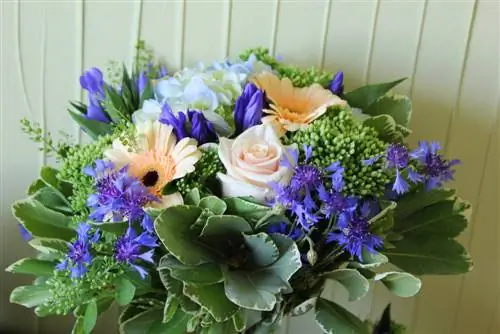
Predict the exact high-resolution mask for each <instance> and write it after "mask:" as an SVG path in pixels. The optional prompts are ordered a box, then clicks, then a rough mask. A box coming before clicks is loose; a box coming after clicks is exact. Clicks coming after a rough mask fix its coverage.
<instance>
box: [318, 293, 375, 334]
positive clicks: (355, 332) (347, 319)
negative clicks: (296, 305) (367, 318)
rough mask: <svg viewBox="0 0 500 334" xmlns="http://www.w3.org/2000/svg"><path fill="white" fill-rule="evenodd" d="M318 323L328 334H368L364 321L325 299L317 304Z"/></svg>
mask: <svg viewBox="0 0 500 334" xmlns="http://www.w3.org/2000/svg"><path fill="white" fill-rule="evenodd" d="M316 323H317V324H318V325H319V326H320V327H321V329H322V330H323V332H324V333H328V334H368V328H367V326H366V324H365V323H364V322H363V321H361V320H360V319H359V318H358V317H356V316H355V315H354V314H352V313H351V312H349V311H347V310H346V309H345V308H343V307H342V306H340V305H338V304H336V303H334V302H331V301H329V300H326V299H323V298H320V299H319V300H318V301H317V302H316Z"/></svg>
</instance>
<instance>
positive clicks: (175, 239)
mask: <svg viewBox="0 0 500 334" xmlns="http://www.w3.org/2000/svg"><path fill="white" fill-rule="evenodd" d="M200 213H201V209H200V208H197V207H194V206H173V207H170V208H168V209H166V210H165V211H163V213H162V214H161V215H160V216H159V217H158V218H157V219H156V220H155V230H156V234H157V235H158V237H159V238H160V240H161V242H162V243H163V245H164V246H165V247H166V248H167V250H168V251H169V252H170V253H172V255H174V256H175V257H176V258H177V259H178V260H179V261H181V262H182V263H184V264H189V265H197V264H201V263H204V262H206V256H207V255H206V251H205V250H204V249H203V248H202V247H201V246H200V245H198V244H197V243H195V242H193V240H194V239H195V238H196V237H197V236H196V234H195V233H194V232H193V231H192V230H191V225H193V224H194V223H195V222H196V219H197V218H198V217H199V216H200Z"/></svg>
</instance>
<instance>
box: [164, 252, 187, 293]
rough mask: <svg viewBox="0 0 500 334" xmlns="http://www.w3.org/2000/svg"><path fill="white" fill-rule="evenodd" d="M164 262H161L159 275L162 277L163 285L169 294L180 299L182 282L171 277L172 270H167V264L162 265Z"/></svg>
mask: <svg viewBox="0 0 500 334" xmlns="http://www.w3.org/2000/svg"><path fill="white" fill-rule="evenodd" d="M163 259H164V257H163V258H162V260H163ZM162 260H160V264H159V265H158V273H159V275H160V279H161V282H162V283H163V285H164V286H165V289H167V291H168V292H169V294H173V295H174V296H176V297H180V295H181V294H182V282H181V281H179V280H178V279H175V278H173V277H172V275H170V270H169V269H167V267H166V266H165V264H163V263H162V262H163V261H162Z"/></svg>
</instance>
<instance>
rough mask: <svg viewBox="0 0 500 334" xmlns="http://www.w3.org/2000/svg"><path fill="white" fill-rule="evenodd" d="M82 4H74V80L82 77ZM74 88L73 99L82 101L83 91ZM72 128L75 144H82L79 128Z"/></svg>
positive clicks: (83, 0) (83, 38) (83, 34)
mask: <svg viewBox="0 0 500 334" xmlns="http://www.w3.org/2000/svg"><path fill="white" fill-rule="evenodd" d="M84 4H85V0H80V1H78V2H75V9H76V15H75V16H76V20H75V25H76V29H75V30H76V35H77V36H78V37H79V38H76V39H75V41H76V49H77V52H76V56H77V58H76V60H75V63H76V66H75V68H76V71H77V73H76V75H75V80H76V78H79V77H80V75H82V73H83V70H84V69H83V64H84V63H83V58H84V48H83V46H84V43H85V33H84V31H85V29H84V28H83V27H84V24H85V11H84V8H85V7H84ZM75 87H76V93H75V99H76V100H78V101H83V89H82V88H81V87H80V85H79V84H75ZM74 126H75V134H76V142H77V143H78V144H81V142H82V131H81V130H80V127H79V126H78V124H77V123H76V122H74Z"/></svg>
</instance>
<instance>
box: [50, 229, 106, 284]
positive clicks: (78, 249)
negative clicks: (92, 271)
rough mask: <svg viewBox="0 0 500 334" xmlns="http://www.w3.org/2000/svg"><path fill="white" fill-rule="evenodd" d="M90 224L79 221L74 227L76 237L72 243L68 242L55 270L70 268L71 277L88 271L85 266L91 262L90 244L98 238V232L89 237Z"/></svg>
mask: <svg viewBox="0 0 500 334" xmlns="http://www.w3.org/2000/svg"><path fill="white" fill-rule="evenodd" d="M90 228H91V227H90V225H88V224H85V223H81V224H80V225H78V228H77V229H76V232H77V238H76V240H75V241H74V242H73V243H68V254H67V257H66V259H64V261H63V262H61V263H59V264H58V265H57V266H56V269H57V270H65V269H70V270H71V275H70V276H71V278H80V277H82V276H83V275H85V273H86V272H87V271H88V268H87V266H89V265H90V264H92V255H91V254H90V249H89V247H90V245H91V244H93V243H96V242H97V240H98V239H99V232H98V231H96V233H95V234H94V236H93V237H92V238H91V239H89V236H88V234H89V231H90Z"/></svg>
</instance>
